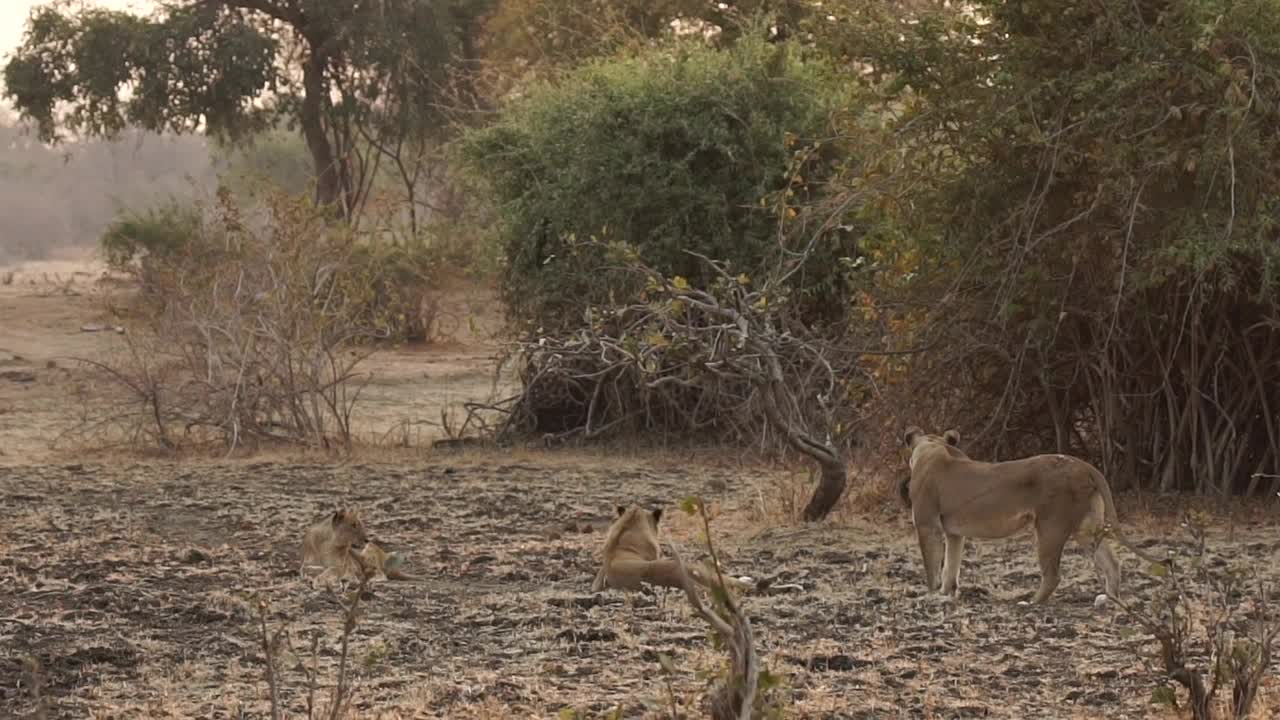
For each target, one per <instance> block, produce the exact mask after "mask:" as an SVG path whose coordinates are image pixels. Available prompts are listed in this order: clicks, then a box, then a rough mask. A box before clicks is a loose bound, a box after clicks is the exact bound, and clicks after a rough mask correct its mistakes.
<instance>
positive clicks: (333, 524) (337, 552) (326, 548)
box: [298, 510, 369, 577]
mask: <svg viewBox="0 0 1280 720" xmlns="http://www.w3.org/2000/svg"><path fill="white" fill-rule="evenodd" d="M368 541H369V535H368V533H367V532H365V529H364V522H363V521H362V520H361V519H360V516H359V515H358V514H356V513H355V512H353V511H350V510H338V511H336V512H334V513H333V515H332V516H330V517H326V518H325V519H323V520H321V521H319V522H317V523H316V524H314V525H312V526H311V527H310V528H308V529H307V533H306V535H305V536H303V538H302V566H301V567H299V568H298V573H299V574H300V575H304V574H306V569H307V566H308V565H312V566H315V565H320V566H323V567H324V568H325V570H324V572H322V573H320V574H321V575H324V574H325V573H328V572H333V573H335V574H336V575H337V576H338V577H342V576H344V575H346V574H347V573H349V572H351V571H352V570H353V569H356V568H355V567H354V563H355V561H353V559H352V555H353V554H354V553H355V548H356V547H357V546H360V547H363V546H364V545H365V544H366V543H367V542H368Z"/></svg>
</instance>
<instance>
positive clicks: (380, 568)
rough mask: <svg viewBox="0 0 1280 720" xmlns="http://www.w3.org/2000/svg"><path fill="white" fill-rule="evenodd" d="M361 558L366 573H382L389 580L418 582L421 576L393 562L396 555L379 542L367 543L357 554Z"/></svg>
mask: <svg viewBox="0 0 1280 720" xmlns="http://www.w3.org/2000/svg"><path fill="white" fill-rule="evenodd" d="M357 557H359V559H360V565H361V567H362V569H363V570H364V572H365V574H366V575H376V574H378V573H382V575H383V576H385V577H386V578H387V579H388V580H404V581H409V582H416V581H417V580H418V579H419V578H418V577H417V576H416V575H410V574H408V573H406V572H402V571H401V570H400V569H399V568H398V567H397V566H396V564H395V562H393V560H394V557H395V556H394V555H393V554H391V553H388V552H387V551H386V550H383V549H382V548H381V547H379V546H378V544H377V543H375V542H373V541H369V542H368V543H366V544H365V546H364V550H362V551H360V553H359V554H358V555H357ZM388 565H390V567H388Z"/></svg>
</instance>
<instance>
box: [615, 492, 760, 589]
mask: <svg viewBox="0 0 1280 720" xmlns="http://www.w3.org/2000/svg"><path fill="white" fill-rule="evenodd" d="M617 510H618V517H617V518H615V519H614V521H613V524H612V525H610V526H609V532H608V533H607V534H606V535H605V540H604V551H603V555H604V561H603V563H602V564H601V566H600V570H599V572H597V573H596V577H595V580H594V581H593V582H592V583H591V592H599V591H601V590H604V589H605V588H615V589H618V590H639V589H640V587H641V585H643V584H646V583H647V584H649V585H660V586H662V587H668V588H677V589H683V588H684V580H683V578H684V575H683V574H682V568H681V564H680V563H679V562H677V561H676V560H675V559H674V558H665V557H662V548H661V546H659V544H658V520H659V519H661V517H662V510H661V509H657V510H651V511H649V510H644V509H642V508H638V507H631V508H627V507H623V506H618V508H617ZM684 567H685V569H686V570H687V572H688V575H689V577H691V578H693V579H694V580H695V581H696V582H698V583H700V584H702V585H704V586H706V587H711V586H712V582H711V581H710V580H709V579H708V578H707V577H705V575H704V574H703V573H702V572H701V571H699V570H698V569H697V568H693V567H688V566H684ZM724 580H725V582H726V584H729V585H732V586H734V587H737V588H740V589H741V588H743V587H745V583H743V582H742V581H740V580H738V579H737V578H733V577H730V576H728V575H724Z"/></svg>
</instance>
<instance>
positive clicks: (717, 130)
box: [459, 39, 850, 332]
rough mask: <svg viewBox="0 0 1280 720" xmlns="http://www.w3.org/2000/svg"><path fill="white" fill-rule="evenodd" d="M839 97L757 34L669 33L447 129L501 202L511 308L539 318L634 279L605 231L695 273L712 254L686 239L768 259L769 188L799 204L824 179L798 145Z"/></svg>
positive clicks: (548, 323)
mask: <svg viewBox="0 0 1280 720" xmlns="http://www.w3.org/2000/svg"><path fill="white" fill-rule="evenodd" d="M849 99H850V98H849V95H848V93H847V91H846V90H845V88H844V86H843V85H842V84H841V83H840V82H839V81H838V79H837V76H836V74H835V73H834V72H833V71H832V68H831V67H829V66H828V65H826V64H824V63H822V62H818V61H814V60H808V59H802V58H801V57H800V56H799V53H797V52H796V51H795V50H794V49H793V48H791V47H788V46H787V45H785V44H779V45H772V44H769V43H767V42H765V41H763V40H756V39H745V40H743V41H742V42H740V43H738V44H736V45H734V46H732V47H731V48H729V49H727V50H717V49H714V48H710V47H706V46H704V45H702V44H699V43H696V42H680V43H675V44H672V45H669V46H664V47H660V48H657V49H652V50H649V51H646V52H645V53H644V54H641V55H639V56H636V57H625V58H615V59H610V60H603V61H596V62H592V63H590V64H588V65H586V66H584V67H582V68H579V69H578V70H575V71H574V72H572V73H570V74H569V75H568V76H566V77H565V78H564V79H562V80H561V81H559V82H557V83H554V84H553V83H547V84H541V85H537V86H535V87H533V88H531V89H529V91H528V92H527V93H526V94H525V95H524V96H523V97H522V98H520V99H518V100H516V101H514V102H513V103H512V104H511V105H510V106H509V107H507V108H506V110H505V112H503V114H502V115H501V118H500V119H499V120H498V121H497V122H496V123H495V124H493V125H491V126H489V127H486V128H482V129H478V130H473V131H471V132H469V133H467V134H466V135H464V137H463V138H462V139H461V140H460V142H459V149H460V156H461V159H462V161H463V164H464V166H465V167H466V168H468V169H469V170H470V171H471V172H472V173H473V174H474V175H475V176H476V177H477V178H478V179H479V180H481V181H482V182H483V183H484V184H485V185H487V187H488V189H489V190H490V191H491V193H492V196H493V198H494V201H495V205H496V207H497V210H498V231H497V232H498V235H499V238H500V241H501V244H502V247H503V250H504V253H505V261H506V266H505V268H504V271H503V278H502V280H503V283H502V285H503V292H504V296H505V298H504V299H505V300H506V302H507V307H508V310H509V311H510V313H511V315H512V317H513V319H515V320H517V321H522V322H523V323H524V324H526V325H527V326H533V327H541V328H543V329H544V330H545V331H547V332H551V331H553V330H554V329H556V328H560V329H564V328H567V327H571V326H572V325H574V324H576V323H578V322H580V321H581V320H582V310H583V308H584V307H585V306H586V305H587V304H593V303H604V302H609V301H610V300H611V299H612V300H613V301H617V302H621V301H624V300H625V299H626V298H625V297H623V295H625V294H630V293H631V292H634V291H635V290H636V289H637V285H636V283H635V278H634V277H632V276H630V275H627V274H626V273H624V272H623V271H621V270H617V269H612V268H611V267H610V265H609V261H608V259H607V253H606V251H605V248H604V245H606V244H607V243H608V242H622V243H625V244H627V245H629V246H630V247H632V248H634V249H636V250H637V251H638V252H639V254H640V256H641V257H642V258H643V259H644V261H645V262H646V263H648V264H649V265H651V266H653V267H654V268H656V269H658V270H659V271H661V272H663V273H667V274H671V275H681V276H684V277H686V278H688V279H689V281H690V282H691V283H692V284H694V285H696V286H701V285H704V284H705V283H706V281H707V280H708V272H709V268H708V265H707V264H706V263H705V262H703V261H702V260H700V259H698V258H696V257H694V256H692V255H690V254H689V253H688V252H686V251H695V252H698V253H701V254H703V255H706V256H708V257H711V258H714V259H718V260H725V261H728V262H730V263H731V267H732V269H733V271H734V272H735V273H736V272H742V271H745V272H748V273H751V272H754V271H755V270H756V269H757V268H758V267H759V266H760V265H761V263H762V262H765V261H767V260H769V259H771V258H776V257H777V253H779V252H780V251H781V248H780V246H779V242H778V237H779V233H778V230H779V227H778V224H779V218H780V217H786V216H787V215H786V209H785V207H783V206H780V205H777V204H775V203H771V202H767V201H766V199H767V198H781V197H782V194H783V193H787V194H788V195H789V197H788V198H787V200H786V201H787V202H788V203H799V202H801V201H802V200H803V195H804V194H805V193H807V192H808V190H807V188H809V187H811V186H812V185H813V184H814V183H815V182H818V181H820V180H821V177H822V175H823V173H824V172H827V170H828V169H829V168H830V167H831V163H830V159H831V158H829V157H824V156H823V154H822V152H818V153H814V152H812V149H811V148H810V146H809V144H810V143H811V142H812V141H813V140H814V139H815V138H823V137H828V136H829V135H830V132H831V129H832V124H833V118H834V117H835V116H836V113H837V112H838V110H839V109H841V108H844V107H846V106H847V105H848V104H849ZM797 158H805V159H806V162H807V164H801V165H797ZM800 176H803V177H802V178H800V179H799V180H797V178H798V177H800ZM593 239H595V240H599V241H603V242H592V240H593ZM835 252H836V254H837V255H843V254H849V253H848V252H846V250H845V249H837V250H836V251H835ZM837 265H838V264H837V263H834V262H829V263H814V264H813V268H812V270H810V271H809V274H808V275H806V276H804V282H805V283H813V284H822V283H824V282H830V281H831V279H832V278H833V277H834V276H835V274H836V272H837V270H836V267H837Z"/></svg>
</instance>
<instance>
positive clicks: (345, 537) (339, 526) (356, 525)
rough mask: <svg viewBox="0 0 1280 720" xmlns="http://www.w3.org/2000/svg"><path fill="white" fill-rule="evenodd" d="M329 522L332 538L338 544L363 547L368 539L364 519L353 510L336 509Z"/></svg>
mask: <svg viewBox="0 0 1280 720" xmlns="http://www.w3.org/2000/svg"><path fill="white" fill-rule="evenodd" d="M330 523H331V524H332V525H333V539H334V540H335V541H336V542H337V544H339V545H351V546H352V547H363V546H364V544H365V543H366V542H368V541H369V535H368V533H367V532H365V529H364V521H363V520H361V519H360V515H358V514H357V513H356V512H355V511H352V510H338V511H336V512H334V513H333V518H331V519H330Z"/></svg>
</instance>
